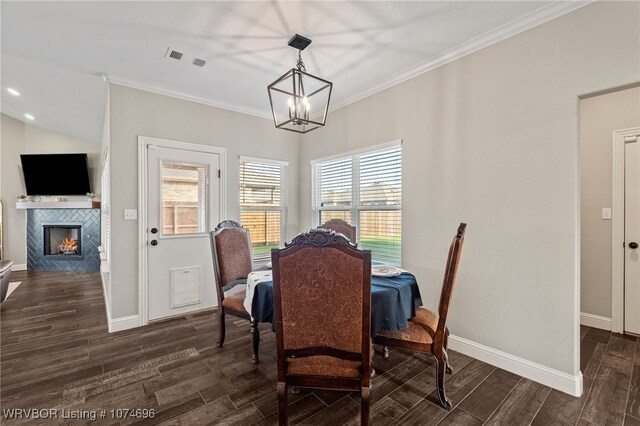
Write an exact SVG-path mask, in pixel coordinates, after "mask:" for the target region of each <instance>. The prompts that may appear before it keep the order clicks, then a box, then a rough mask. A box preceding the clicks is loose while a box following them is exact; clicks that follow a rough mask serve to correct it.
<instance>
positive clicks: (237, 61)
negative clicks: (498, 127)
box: [0, 1, 588, 143]
mask: <svg viewBox="0 0 640 426" xmlns="http://www.w3.org/2000/svg"><path fill="white" fill-rule="evenodd" d="M587 3H588V1H568V2H564V1H563V2H558V1H492V2H487V1H379V2H366V1H353V2H335V1H315V2H311V1H304V2H303V1H300V2H281V1H268V2H267V1H264V2H232V1H228V2H222V1H215V2H186V1H179V2H151V1H141V2H135V1H127V2H58V1H46V2H11V1H3V2H1V5H0V8H1V10H0V12H1V53H2V64H1V66H2V76H1V83H2V96H1V98H0V101H1V103H0V107H1V108H0V109H1V110H2V112H3V113H5V114H8V115H10V116H12V117H15V118H17V119H19V120H22V121H25V122H29V120H26V119H25V118H24V113H31V114H33V115H34V116H35V120H34V121H33V123H32V124H34V125H38V126H41V127H45V128H49V129H51V130H54V131H57V132H60V133H63V134H67V135H69V136H72V137H76V138H78V139H81V140H85V141H89V142H96V143H99V142H100V140H101V137H102V122H103V118H104V110H105V103H106V93H107V84H106V83H105V79H106V80H107V81H110V82H113V83H117V84H123V85H128V86H131V87H138V88H142V89H145V90H150V91H154V92H158V93H164V94H170V95H173V96H178V97H183V98H186V99H191V100H194V101H197V102H202V103H206V104H209V105H214V106H219V107H222V108H226V109H231V110H235V111H240V112H244V113H248V114H253V115H257V116H262V117H265V118H268V117H270V115H269V114H270V112H269V101H268V95H267V89H266V87H267V85H268V84H269V83H271V82H272V81H273V80H275V79H276V78H277V77H279V76H280V75H281V74H283V73H284V72H285V71H287V70H288V69H290V68H292V67H294V65H295V62H296V55H297V51H296V50H294V49H293V48H291V47H289V46H287V41H288V40H289V38H290V37H291V36H293V35H294V34H296V33H299V34H301V35H303V36H306V37H308V38H311V39H312V43H311V45H310V46H309V47H308V48H307V49H306V50H304V52H303V59H304V61H305V64H306V68H307V71H308V72H310V73H311V74H314V75H317V76H319V77H322V78H325V79H327V80H330V81H332V82H333V83H334V87H333V93H332V101H331V105H332V106H331V109H332V110H335V109H336V108H339V107H342V106H344V105H347V104H349V103H351V102H354V101H356V100H358V99H361V98H363V97H366V96H368V95H370V94H373V93H375V92H377V91H379V90H382V89H384V88H386V87H389V86H391V85H393V84H397V83H399V82H401V81H404V80H406V79H407V78H410V77H413V76H415V75H418V74H420V73H422V72H425V71H428V70H429V69H432V68H434V67H436V66H439V65H442V64H443V63H446V62H449V61H451V60H453V59H456V58H458V57H460V56H463V55H465V54H468V53H471V52H473V51H475V50H478V49H480V48H482V47H485V46H487V45H490V44H492V43H495V42H497V41H499V40H502V39H504V38H506V37H510V36H512V35H514V34H517V33H518V32H521V31H524V30H526V29H528V28H531V27H533V26H535V25H538V24H540V23H542V22H546V21H548V20H549V19H553V18H555V17H557V16H560V15H562V14H564V13H567V12H569V11H571V10H574V9H576V8H578V7H581V6H583V5H584V4H587ZM169 47H171V48H172V49H175V50H178V51H181V52H184V53H185V56H196V57H199V58H202V59H205V60H206V61H207V62H206V65H205V66H204V67H202V68H200V67H196V66H194V65H192V64H191V63H190V61H177V60H175V59H171V58H169V57H166V56H165V55H166V53H167V50H168V48H169ZM103 78H104V79H103ZM7 87H13V88H15V89H17V90H19V91H20V92H21V96H19V97H15V96H12V95H10V94H9V93H8V92H7V90H6V88H7Z"/></svg>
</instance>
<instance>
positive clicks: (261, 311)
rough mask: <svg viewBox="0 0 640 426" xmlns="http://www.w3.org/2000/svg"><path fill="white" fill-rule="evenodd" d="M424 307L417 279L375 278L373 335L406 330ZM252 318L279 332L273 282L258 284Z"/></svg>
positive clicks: (404, 274)
mask: <svg viewBox="0 0 640 426" xmlns="http://www.w3.org/2000/svg"><path fill="white" fill-rule="evenodd" d="M418 306H422V299H421V297H420V290H419V289H418V283H417V282H416V277H414V276H413V275H412V274H410V273H407V272H403V273H402V274H400V275H397V276H395V277H377V276H372V277H371V335H372V336H375V335H376V334H377V333H378V332H379V331H386V330H389V331H394V330H402V329H404V328H407V327H408V326H409V323H408V320H409V319H410V318H413V317H414V316H415V314H416V307H418ZM251 316H252V317H253V318H254V319H256V320H258V321H259V322H270V323H271V324H272V329H273V330H275V318H274V314H273V282H272V281H266V282H262V283H260V284H258V285H257V286H256V287H255V290H254V293H253V301H252V303H251Z"/></svg>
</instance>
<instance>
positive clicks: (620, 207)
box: [611, 127, 640, 333]
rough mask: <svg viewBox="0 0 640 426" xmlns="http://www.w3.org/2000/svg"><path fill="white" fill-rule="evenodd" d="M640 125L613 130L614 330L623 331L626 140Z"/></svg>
mask: <svg viewBox="0 0 640 426" xmlns="http://www.w3.org/2000/svg"><path fill="white" fill-rule="evenodd" d="M633 136H636V137H639V136H640V127H635V128H631V129H623V130H615V131H614V132H613V185H612V194H611V195H612V197H611V207H612V209H611V331H612V332H614V333H624V247H623V245H622V244H623V243H624V144H625V139H627V138H629V137H633Z"/></svg>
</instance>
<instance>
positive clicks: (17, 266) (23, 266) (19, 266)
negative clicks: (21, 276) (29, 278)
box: [11, 263, 27, 271]
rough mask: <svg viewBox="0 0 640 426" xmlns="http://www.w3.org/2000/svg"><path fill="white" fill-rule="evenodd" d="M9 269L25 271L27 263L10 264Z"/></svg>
mask: <svg viewBox="0 0 640 426" xmlns="http://www.w3.org/2000/svg"><path fill="white" fill-rule="evenodd" d="M11 270H12V271H26V270H27V264H26V263H14V264H13V265H11Z"/></svg>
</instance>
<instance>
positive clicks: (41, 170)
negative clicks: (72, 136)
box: [20, 154, 91, 195]
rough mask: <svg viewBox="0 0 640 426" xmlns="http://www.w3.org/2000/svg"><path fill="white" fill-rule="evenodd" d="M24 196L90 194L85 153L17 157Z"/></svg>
mask: <svg viewBox="0 0 640 426" xmlns="http://www.w3.org/2000/svg"><path fill="white" fill-rule="evenodd" d="M20 160H21V161H22V173H23V174H24V183H25V186H26V189H27V195H85V194H86V193H87V192H91V185H90V183H89V167H88V163H87V154H21V155H20Z"/></svg>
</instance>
